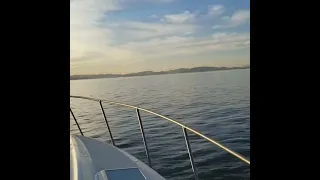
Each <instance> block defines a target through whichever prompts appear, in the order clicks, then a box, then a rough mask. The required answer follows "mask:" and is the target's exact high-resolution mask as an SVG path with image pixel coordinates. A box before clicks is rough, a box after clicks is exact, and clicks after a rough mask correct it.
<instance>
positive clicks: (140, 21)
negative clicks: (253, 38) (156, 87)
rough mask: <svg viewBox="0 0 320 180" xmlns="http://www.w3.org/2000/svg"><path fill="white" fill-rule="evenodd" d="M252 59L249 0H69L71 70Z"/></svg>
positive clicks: (136, 69) (114, 70)
mask: <svg viewBox="0 0 320 180" xmlns="http://www.w3.org/2000/svg"><path fill="white" fill-rule="evenodd" d="M249 64H250V1H249V0H70V73H71V75H75V74H107V73H131V72H139V71H163V70H170V69H176V68H190V67H196V66H217V67H218V66H219V67H220V66H225V67H231V66H244V65H249Z"/></svg>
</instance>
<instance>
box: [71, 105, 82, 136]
mask: <svg viewBox="0 0 320 180" xmlns="http://www.w3.org/2000/svg"><path fill="white" fill-rule="evenodd" d="M70 112H71V114H72V117H73V119H74V121H75V122H76V124H77V126H78V129H79V131H80V133H81V135H82V136H83V133H82V131H81V128H80V126H79V124H78V121H77V119H76V117H74V114H73V112H72V110H71V108H70Z"/></svg>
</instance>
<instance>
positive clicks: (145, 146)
mask: <svg viewBox="0 0 320 180" xmlns="http://www.w3.org/2000/svg"><path fill="white" fill-rule="evenodd" d="M136 111H137V117H138V120H139V126H140V130H141V135H142V139H143V144H144V148H145V150H146V155H147V159H148V164H149V166H150V167H152V166H151V160H150V155H149V150H148V145H147V141H146V137H145V135H144V130H143V125H142V121H141V117H140V112H139V109H136Z"/></svg>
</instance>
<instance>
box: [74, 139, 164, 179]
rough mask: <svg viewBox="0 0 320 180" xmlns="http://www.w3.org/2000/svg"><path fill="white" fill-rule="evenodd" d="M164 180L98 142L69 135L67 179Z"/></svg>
mask: <svg viewBox="0 0 320 180" xmlns="http://www.w3.org/2000/svg"><path fill="white" fill-rule="evenodd" d="M146 179H147V180H165V179H164V178H163V177H162V176H160V175H159V174H158V173H157V172H156V171H154V170H153V169H151V168H150V167H149V166H147V165H146V164H144V163H143V162H141V161H139V160H138V159H137V158H135V157H133V156H132V155H130V154H128V153H126V152H125V151H123V150H121V149H118V148H117V147H115V146H112V145H109V144H106V143H103V142H101V141H98V140H95V139H92V138H88V137H84V136H76V135H70V180H146Z"/></svg>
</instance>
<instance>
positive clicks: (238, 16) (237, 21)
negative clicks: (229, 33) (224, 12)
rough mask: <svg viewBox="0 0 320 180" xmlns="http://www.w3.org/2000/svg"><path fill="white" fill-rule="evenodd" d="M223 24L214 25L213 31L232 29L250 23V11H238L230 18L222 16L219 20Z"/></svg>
mask: <svg viewBox="0 0 320 180" xmlns="http://www.w3.org/2000/svg"><path fill="white" fill-rule="evenodd" d="M221 20H222V21H223V24H221V25H215V26H213V27H212V28H213V29H222V28H232V27H236V26H240V25H243V24H245V23H247V22H249V21H250V10H238V11H236V12H235V13H234V14H233V15H232V16H231V17H229V16H224V17H222V18H221Z"/></svg>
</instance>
